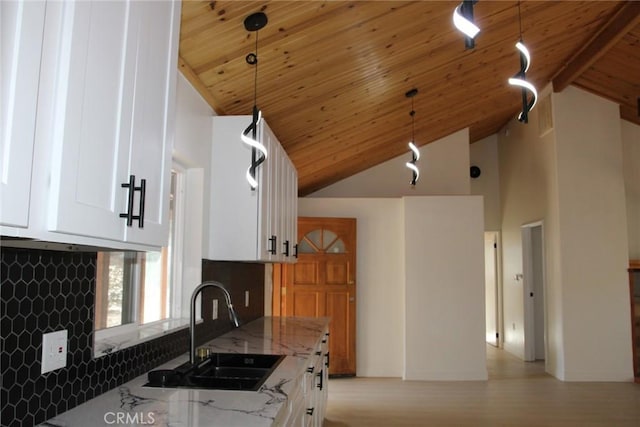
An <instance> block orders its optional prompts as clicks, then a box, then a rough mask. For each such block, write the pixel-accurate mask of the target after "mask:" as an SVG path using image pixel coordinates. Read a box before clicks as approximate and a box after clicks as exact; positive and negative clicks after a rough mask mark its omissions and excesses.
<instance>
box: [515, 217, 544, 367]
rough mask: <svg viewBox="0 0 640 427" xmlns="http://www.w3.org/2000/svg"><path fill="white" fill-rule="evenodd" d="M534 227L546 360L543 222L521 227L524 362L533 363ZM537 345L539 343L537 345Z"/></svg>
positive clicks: (534, 333) (534, 348)
mask: <svg viewBox="0 0 640 427" xmlns="http://www.w3.org/2000/svg"><path fill="white" fill-rule="evenodd" d="M536 227H540V231H541V248H540V249H541V252H542V253H541V254H540V255H541V264H542V268H541V270H542V271H541V272H540V273H541V275H540V277H541V281H542V284H541V291H542V303H543V304H542V305H543V313H542V323H543V328H544V334H543V336H544V359H545V360H547V346H546V343H547V342H548V338H547V304H546V294H547V292H546V277H545V269H546V268H545V243H544V223H543V221H535V222H531V223H528V224H524V225H522V226H521V232H522V271H523V276H524V277H523V285H522V298H523V304H524V360H525V361H534V360H536V339H535V336H536V312H535V306H534V302H535V299H534V298H535V294H536V293H535V290H534V287H535V283H533V282H534V281H533V280H532V278H533V277H534V271H533V268H534V266H533V264H534V262H533V256H534V253H533V246H532V239H531V233H532V230H533V229H534V228H536ZM538 344H539V343H538Z"/></svg>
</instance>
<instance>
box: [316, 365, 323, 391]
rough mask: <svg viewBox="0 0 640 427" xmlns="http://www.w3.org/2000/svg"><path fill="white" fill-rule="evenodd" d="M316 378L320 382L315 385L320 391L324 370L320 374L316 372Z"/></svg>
mask: <svg viewBox="0 0 640 427" xmlns="http://www.w3.org/2000/svg"><path fill="white" fill-rule="evenodd" d="M316 375H317V376H318V378H319V379H320V382H319V383H318V384H316V387H318V388H319V389H320V390H322V385H323V384H322V381H323V380H324V370H322V369H321V370H320V372H318V373H317V374H316Z"/></svg>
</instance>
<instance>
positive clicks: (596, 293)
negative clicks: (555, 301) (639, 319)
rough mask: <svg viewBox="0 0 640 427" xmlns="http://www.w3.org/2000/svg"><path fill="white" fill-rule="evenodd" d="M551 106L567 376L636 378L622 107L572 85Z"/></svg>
mask: <svg viewBox="0 0 640 427" xmlns="http://www.w3.org/2000/svg"><path fill="white" fill-rule="evenodd" d="M554 110H555V111H554V112H555V125H556V126H555V127H556V128H555V132H556V149H557V170H558V195H559V215H560V242H561V253H560V258H561V259H562V294H563V297H564V298H563V300H562V303H563V314H564V322H563V326H564V337H565V344H564V347H565V377H564V378H565V379H566V380H614V381H616V380H617V381H624V380H632V379H633V372H632V354H631V342H630V338H629V337H630V336H631V324H630V323H631V322H630V320H629V319H630V312H629V311H630V305H629V279H628V275H627V272H626V268H627V267H628V256H629V252H628V250H629V246H628V239H627V237H628V234H627V216H626V201H625V189H624V177H623V173H622V170H623V169H622V168H623V163H622V140H621V136H620V119H619V117H620V113H619V106H618V105H617V104H614V103H612V102H610V101H607V100H604V99H602V98H600V97H597V96H595V95H591V94H589V93H587V92H585V91H582V90H580V89H577V88H574V87H569V88H567V89H565V90H564V91H562V92H561V93H558V94H554ZM603 349H606V351H603Z"/></svg>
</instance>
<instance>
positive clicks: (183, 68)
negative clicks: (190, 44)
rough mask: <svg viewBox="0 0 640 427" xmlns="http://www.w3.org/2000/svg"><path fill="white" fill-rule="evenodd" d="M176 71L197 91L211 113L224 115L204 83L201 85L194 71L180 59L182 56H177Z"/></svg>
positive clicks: (219, 104) (218, 103)
mask: <svg viewBox="0 0 640 427" xmlns="http://www.w3.org/2000/svg"><path fill="white" fill-rule="evenodd" d="M178 70H180V72H181V73H182V75H183V76H184V77H185V78H186V79H187V80H189V83H191V85H192V86H193V87H194V88H195V89H196V91H198V93H199V94H200V96H202V98H204V100H205V101H206V102H207V104H209V106H210V107H211V108H213V111H215V112H216V114H218V115H221V116H224V115H225V112H224V109H223V108H222V106H221V103H220V102H218V101H217V100H216V99H215V98H214V97H213V95H211V92H209V89H208V88H207V86H206V85H205V84H204V83H202V80H200V77H198V75H197V74H196V73H195V71H193V68H191V66H189V64H187V61H185V60H184V59H182V56H178Z"/></svg>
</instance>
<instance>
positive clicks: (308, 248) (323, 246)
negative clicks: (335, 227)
mask: <svg viewBox="0 0 640 427" xmlns="http://www.w3.org/2000/svg"><path fill="white" fill-rule="evenodd" d="M298 252H299V253H301V254H312V253H327V254H343V253H346V249H345V244H344V242H343V241H342V239H341V238H339V237H338V235H337V234H336V233H334V232H333V231H331V230H327V229H315V230H312V231H310V232H308V233H307V234H305V235H304V236H303V237H302V239H301V240H300V242H299V243H298Z"/></svg>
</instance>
